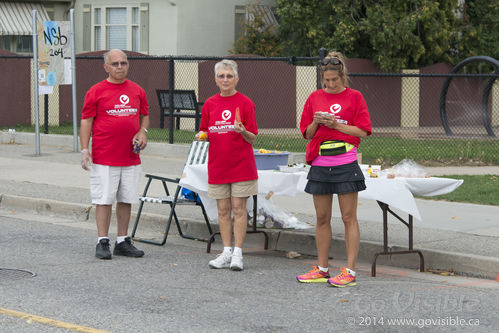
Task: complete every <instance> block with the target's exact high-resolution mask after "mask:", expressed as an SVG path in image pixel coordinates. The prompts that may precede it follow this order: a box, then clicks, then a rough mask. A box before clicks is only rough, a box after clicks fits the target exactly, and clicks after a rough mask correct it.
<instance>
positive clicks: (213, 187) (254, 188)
mask: <svg viewBox="0 0 499 333" xmlns="http://www.w3.org/2000/svg"><path fill="white" fill-rule="evenodd" d="M255 194H258V179H255V180H248V181H245V182H237V183H230V184H208V196H209V197H210V198H212V199H227V198H232V197H235V198H247V197H250V196H252V195H255Z"/></svg>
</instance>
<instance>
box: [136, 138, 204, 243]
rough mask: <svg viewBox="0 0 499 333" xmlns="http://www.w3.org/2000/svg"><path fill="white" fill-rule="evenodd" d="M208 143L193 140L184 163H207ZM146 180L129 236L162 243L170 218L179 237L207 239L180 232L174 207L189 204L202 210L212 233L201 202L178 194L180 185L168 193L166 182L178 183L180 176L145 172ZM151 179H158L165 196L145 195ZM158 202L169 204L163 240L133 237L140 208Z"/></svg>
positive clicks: (164, 241)
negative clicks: (163, 175)
mask: <svg viewBox="0 0 499 333" xmlns="http://www.w3.org/2000/svg"><path fill="white" fill-rule="evenodd" d="M208 145H209V143H208V142H206V141H194V142H193V143H192V144H191V147H190V149H189V154H188V156H187V160H186V162H185V165H194V164H206V163H208ZM145 176H146V178H148V180H147V184H146V187H145V189H144V193H143V194H142V196H141V197H140V198H139V200H140V205H139V210H138V212H137V218H136V219H135V225H134V226H133V231H132V235H131V237H132V238H133V239H134V240H136V241H139V242H144V243H149V244H154V245H164V244H165V243H166V239H167V237H168V232H169V231H170V226H171V223H172V220H174V221H175V224H176V225H177V229H178V233H179V235H180V236H181V237H183V238H187V239H197V240H201V241H205V242H206V241H208V239H205V238H201V237H195V236H189V235H185V234H184V233H183V232H182V227H181V226H180V223H179V221H178V217H177V212H176V211H175V208H176V207H177V206H179V205H189V206H199V207H200V208H201V210H202V212H203V216H204V220H205V222H206V226H207V227H208V232H209V234H210V235H211V234H212V233H213V231H212V229H211V225H210V220H209V219H208V215H207V214H206V210H205V208H204V206H203V203H202V202H201V201H198V200H196V199H192V200H191V199H187V198H183V197H181V196H180V193H181V190H182V186H180V185H177V188H176V190H175V194H174V195H170V191H169V190H168V186H167V183H174V184H178V183H179V181H180V178H175V179H172V178H167V177H160V176H155V175H150V174H146V175H145ZM153 180H157V181H160V182H161V183H162V184H163V189H164V190H165V193H166V196H165V197H151V196H148V195H147V191H148V190H149V186H150V185H151V182H152V181H153ZM146 202H147V203H158V204H168V205H170V214H169V216H168V222H167V224H166V230H165V234H164V236H163V240H162V241H161V242H157V241H154V240H150V239H141V238H135V232H136V231H137V226H138V225H139V221H140V215H141V213H142V208H143V207H144V204H145V203H146Z"/></svg>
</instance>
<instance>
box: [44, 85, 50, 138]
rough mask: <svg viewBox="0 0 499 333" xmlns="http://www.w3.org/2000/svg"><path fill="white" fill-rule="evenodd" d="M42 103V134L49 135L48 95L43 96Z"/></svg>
mask: <svg viewBox="0 0 499 333" xmlns="http://www.w3.org/2000/svg"><path fill="white" fill-rule="evenodd" d="M43 98H44V101H43V106H44V108H43V119H44V122H43V133H45V134H49V95H48V94H45V95H43Z"/></svg>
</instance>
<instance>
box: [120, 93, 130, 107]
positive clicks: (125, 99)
mask: <svg viewBox="0 0 499 333" xmlns="http://www.w3.org/2000/svg"><path fill="white" fill-rule="evenodd" d="M128 102H130V98H128V96H127V95H121V96H120V103H121V104H124V105H127V104H128Z"/></svg>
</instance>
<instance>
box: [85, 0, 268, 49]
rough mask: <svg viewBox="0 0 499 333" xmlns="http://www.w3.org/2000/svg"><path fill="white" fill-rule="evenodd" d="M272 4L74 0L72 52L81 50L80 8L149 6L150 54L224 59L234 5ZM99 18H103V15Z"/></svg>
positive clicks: (265, 0)
mask: <svg viewBox="0 0 499 333" xmlns="http://www.w3.org/2000/svg"><path fill="white" fill-rule="evenodd" d="M251 2H254V3H257V2H258V3H260V4H267V5H275V3H276V0H262V1H256V0H149V1H148V0H128V1H125V2H124V1H122V0H78V1H76V2H75V26H76V34H75V39H76V53H81V52H88V51H90V50H83V37H82V31H83V6H84V5H92V6H93V7H94V6H99V7H105V6H120V5H127V6H128V5H137V6H139V5H140V4H141V3H147V4H149V52H148V54H150V55H156V56H168V55H194V56H224V55H227V54H229V50H230V49H232V47H233V44H234V36H235V11H236V10H235V9H236V6H245V5H246V4H247V3H251ZM103 15H105V14H104V13H103Z"/></svg>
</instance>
